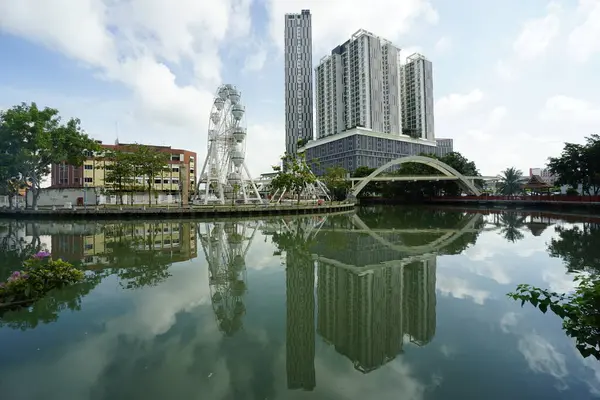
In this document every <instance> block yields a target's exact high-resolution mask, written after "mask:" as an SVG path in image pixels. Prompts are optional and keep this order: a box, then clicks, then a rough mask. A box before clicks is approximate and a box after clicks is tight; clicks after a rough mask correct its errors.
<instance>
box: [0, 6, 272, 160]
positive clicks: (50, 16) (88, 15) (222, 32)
mask: <svg viewBox="0 0 600 400" xmlns="http://www.w3.org/2000/svg"><path fill="white" fill-rule="evenodd" d="M251 4H252V1H251V0H221V1H217V2H205V1H196V0H182V1H179V2H178V4H177V6H176V7H174V6H173V5H172V4H171V2H168V1H166V0H150V1H146V0H131V1H127V2H100V1H96V0H81V1H77V2H72V1H67V0H52V1H50V0H49V1H46V2H43V3H39V2H37V1H35V0H23V1H19V2H18V4H17V3H14V2H11V1H6V0H0V30H2V31H5V32H8V33H11V34H14V35H18V36H21V37H24V38H27V39H29V40H31V41H34V42H37V43H40V44H43V45H45V46H46V47H48V48H50V49H54V50H56V51H58V52H60V53H62V54H64V55H65V56H67V57H69V58H71V59H73V60H76V61H78V62H82V63H83V64H84V65H86V66H88V67H90V68H92V69H94V70H96V71H98V72H99V74H100V76H101V77H103V78H104V79H108V80H111V81H116V82H120V83H122V84H124V85H126V86H127V87H128V88H129V89H131V93H132V95H133V100H134V103H133V104H131V105H130V106H131V109H132V110H133V112H134V115H133V117H134V119H135V120H136V123H135V125H137V132H138V136H137V137H136V141H138V142H142V143H151V142H153V141H154V142H155V140H156V139H152V137H154V138H157V137H162V138H164V137H165V130H168V132H169V133H168V137H169V144H171V145H173V146H174V147H184V148H188V149H191V150H196V149H202V150H204V149H205V148H206V140H207V139H206V138H207V137H206V130H207V126H208V114H209V112H208V111H209V110H210V107H211V105H212V101H213V93H214V91H215V89H216V87H217V86H218V85H219V84H220V83H222V82H221V67H222V66H221V58H220V55H219V47H220V46H222V45H224V44H228V45H229V46H233V47H235V46H236V44H237V43H238V42H240V41H239V40H238V39H239V38H244V37H248V35H249V34H250V32H251V19H250V5H251ZM252 61H253V63H251V66H254V67H258V66H259V65H258V64H259V63H260V61H261V60H260V57H258V58H255V59H254V60H252ZM183 64H189V65H191V71H192V73H193V75H192V76H191V79H188V80H187V81H188V82H185V83H181V82H180V81H179V78H181V76H178V75H176V73H175V72H174V71H175V70H176V69H175V68H174V67H173V66H181V65H183ZM140 121H143V122H140ZM119 122H121V121H119ZM148 125H151V129H148ZM142 126H145V128H142ZM84 127H85V121H84ZM174 128H178V129H174ZM149 131H154V132H160V133H157V134H155V135H150V134H149V133H148V132H149ZM142 132H145V134H144V135H143V137H139V134H140V133H142ZM90 133H91V134H92V135H93V136H97V132H90ZM125 134H126V133H125ZM110 136H113V134H112V133H111V135H110ZM259 142H261V140H260V139H259V140H257V141H249V144H248V147H249V151H250V152H254V154H256V153H258V152H259V151H260V150H262V151H263V153H264V150H265V149H269V147H268V146H267V147H263V148H262V149H260V148H258V147H255V145H256V143H259ZM279 150H280V149H276V150H275V149H273V151H272V153H273V154H272V155H271V156H272V157H273V158H276V157H277V155H278V153H279ZM200 156H201V157H203V156H204V155H203V154H200ZM249 162H250V160H249ZM271 162H272V161H271ZM259 163H260V162H259ZM266 164H268V163H265V165H266Z"/></svg>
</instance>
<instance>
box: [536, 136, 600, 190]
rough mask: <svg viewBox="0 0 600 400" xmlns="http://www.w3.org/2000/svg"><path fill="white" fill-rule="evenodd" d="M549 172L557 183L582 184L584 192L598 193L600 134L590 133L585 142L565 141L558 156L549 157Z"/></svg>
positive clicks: (599, 183) (574, 185)
mask: <svg viewBox="0 0 600 400" xmlns="http://www.w3.org/2000/svg"><path fill="white" fill-rule="evenodd" d="M548 168H549V169H550V172H551V173H552V174H554V175H555V176H556V177H557V181H556V183H557V184H559V185H570V186H571V187H574V188H577V187H578V186H579V185H582V188H583V191H584V193H587V194H589V195H597V194H598V193H600V136H599V135H591V136H589V137H587V138H586V142H585V144H575V143H565V146H564V148H563V151H562V153H561V155H560V156H559V157H551V158H550V160H549V163H548Z"/></svg>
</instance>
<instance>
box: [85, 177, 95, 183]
mask: <svg viewBox="0 0 600 400" xmlns="http://www.w3.org/2000/svg"><path fill="white" fill-rule="evenodd" d="M83 181H84V182H85V183H92V182H93V179H92V178H84V179H83Z"/></svg>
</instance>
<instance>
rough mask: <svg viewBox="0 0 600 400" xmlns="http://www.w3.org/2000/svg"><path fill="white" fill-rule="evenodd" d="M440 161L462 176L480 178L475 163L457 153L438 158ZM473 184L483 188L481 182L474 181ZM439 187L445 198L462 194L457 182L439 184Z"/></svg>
mask: <svg viewBox="0 0 600 400" xmlns="http://www.w3.org/2000/svg"><path fill="white" fill-rule="evenodd" d="M440 161H442V162H443V163H446V164H448V165H449V166H451V167H452V168H454V169H455V170H457V171H458V172H460V173H461V174H462V175H464V176H481V174H480V173H479V170H478V169H477V166H476V165H475V162H474V161H470V160H469V159H467V158H466V157H465V156H463V155H462V154H460V153H459V152H457V151H454V152H452V153H448V154H446V155H445V156H444V157H441V158H440ZM474 183H475V185H476V186H479V187H482V186H483V181H481V180H476V181H475V182H474ZM439 186H440V187H441V189H442V190H443V192H444V195H446V196H459V195H460V194H461V193H462V188H461V187H460V186H459V185H458V182H457V181H446V182H440V185H439Z"/></svg>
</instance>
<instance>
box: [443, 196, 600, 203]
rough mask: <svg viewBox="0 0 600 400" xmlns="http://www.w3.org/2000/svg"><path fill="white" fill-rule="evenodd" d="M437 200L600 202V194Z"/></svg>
mask: <svg viewBox="0 0 600 400" xmlns="http://www.w3.org/2000/svg"><path fill="white" fill-rule="evenodd" d="M435 199H436V200H477V201H543V202H572V203H600V196H567V195H551V196H487V195H483V196H456V197H455V196H443V197H436V198H435Z"/></svg>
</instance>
